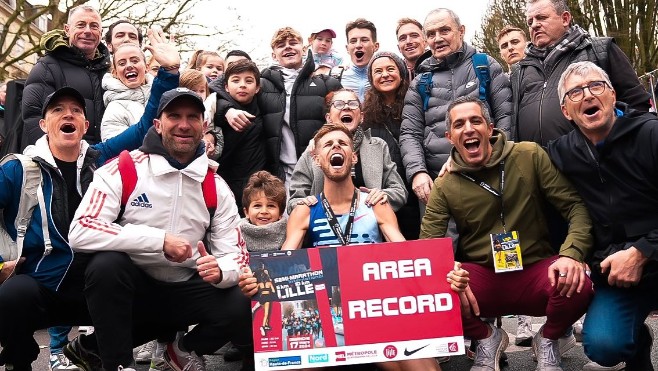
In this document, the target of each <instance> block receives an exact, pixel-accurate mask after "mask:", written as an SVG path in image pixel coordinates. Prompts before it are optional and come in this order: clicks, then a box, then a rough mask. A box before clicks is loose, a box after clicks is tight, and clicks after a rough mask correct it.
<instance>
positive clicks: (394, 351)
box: [384, 345, 398, 359]
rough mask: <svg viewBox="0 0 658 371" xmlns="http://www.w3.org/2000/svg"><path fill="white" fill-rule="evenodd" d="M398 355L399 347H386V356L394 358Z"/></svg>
mask: <svg viewBox="0 0 658 371" xmlns="http://www.w3.org/2000/svg"><path fill="white" fill-rule="evenodd" d="M397 355H398V348H396V347H395V346H394V345H387V346H386V347H384V357H386V358H388V359H393V358H395V357H397Z"/></svg>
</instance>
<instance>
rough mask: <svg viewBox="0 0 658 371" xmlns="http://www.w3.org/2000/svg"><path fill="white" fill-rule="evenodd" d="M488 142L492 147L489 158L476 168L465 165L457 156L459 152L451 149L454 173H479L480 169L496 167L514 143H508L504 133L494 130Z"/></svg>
mask: <svg viewBox="0 0 658 371" xmlns="http://www.w3.org/2000/svg"><path fill="white" fill-rule="evenodd" d="M489 142H490V143H491V145H492V149H491V157H490V158H489V161H487V163H486V164H485V165H484V166H482V167H477V168H476V167H471V166H469V165H467V164H466V162H465V161H464V160H463V159H462V157H461V156H460V155H459V152H457V150H456V149H455V148H454V147H453V148H452V150H451V151H450V156H451V157H452V164H453V168H454V171H457V172H463V173H468V172H475V171H479V170H481V169H482V168H484V169H488V168H492V167H494V166H498V164H499V163H500V162H501V161H502V160H503V159H505V158H506V157H507V155H509V153H510V151H512V147H514V142H511V141H508V140H507V136H505V133H503V132H502V131H500V130H498V129H495V128H494V129H493V135H492V136H491V138H489Z"/></svg>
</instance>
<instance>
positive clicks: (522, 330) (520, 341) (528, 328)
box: [514, 316, 535, 347]
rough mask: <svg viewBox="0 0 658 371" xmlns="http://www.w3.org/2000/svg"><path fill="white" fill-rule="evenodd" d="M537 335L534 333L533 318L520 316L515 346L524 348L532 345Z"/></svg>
mask: <svg viewBox="0 0 658 371" xmlns="http://www.w3.org/2000/svg"><path fill="white" fill-rule="evenodd" d="M534 336H535V333H534V332H533V331H532V317H530V316H518V326H517V327H516V339H515V340H514V344H516V345H518V346H522V347H529V346H530V345H532V338H533V337H534Z"/></svg>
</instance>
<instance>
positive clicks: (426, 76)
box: [416, 71, 432, 112]
mask: <svg viewBox="0 0 658 371" xmlns="http://www.w3.org/2000/svg"><path fill="white" fill-rule="evenodd" d="M416 90H418V94H420V97H421V98H422V100H423V112H424V111H427V109H428V108H429V104H430V95H431V94H432V72H431V71H430V72H423V73H422V74H421V75H420V78H418V84H417V85H416Z"/></svg>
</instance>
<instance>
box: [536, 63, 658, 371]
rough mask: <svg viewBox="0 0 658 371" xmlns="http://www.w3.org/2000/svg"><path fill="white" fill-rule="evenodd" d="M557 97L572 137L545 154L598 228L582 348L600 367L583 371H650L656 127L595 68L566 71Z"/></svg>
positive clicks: (656, 288)
mask: <svg viewBox="0 0 658 371" xmlns="http://www.w3.org/2000/svg"><path fill="white" fill-rule="evenodd" d="M558 96H560V97H562V98H561V100H562V101H561V104H562V113H563V114H564V116H565V118H566V119H567V120H569V121H570V122H571V123H574V124H575V125H576V127H577V130H573V131H572V132H570V133H569V134H567V135H565V136H562V137H561V138H559V139H558V140H556V141H554V142H551V143H550V144H549V146H548V153H549V155H550V156H551V160H553V162H554V163H555V165H556V166H557V167H558V169H560V170H561V171H562V172H564V174H565V175H566V176H567V177H569V178H570V180H571V181H572V182H573V184H574V185H575V187H576V188H577V189H578V192H579V193H580V194H581V195H582V197H583V200H584V201H585V204H586V205H587V208H588V209H589V212H590V214H591V215H592V219H593V220H594V221H595V222H596V223H594V230H593V232H594V241H595V244H594V253H593V254H592V259H591V260H590V261H589V262H588V263H589V264H590V267H591V268H592V273H591V274H592V280H593V282H594V287H595V289H596V295H594V300H593V301H592V304H591V305H590V307H589V309H588V311H587V316H586V317H585V323H584V327H583V346H584V348H585V354H587V356H588V357H589V358H590V359H591V360H592V361H594V362H597V363H598V365H600V366H598V365H597V366H598V367H596V366H594V365H592V364H587V365H585V368H583V370H588V371H589V370H600V369H608V370H618V369H620V368H619V367H615V366H618V365H619V364H620V363H621V362H626V368H625V369H626V370H629V371H630V370H653V366H652V364H651V345H652V333H651V331H650V328H647V327H646V326H645V324H644V321H645V319H646V318H647V316H648V315H649V313H650V312H651V311H652V310H656V309H658V285H657V284H656V283H657V282H658V280H657V277H658V262H657V260H658V241H657V240H656V236H657V235H658V218H656V210H657V209H658V189H657V183H656V179H658V155H657V154H656V148H657V147H656V142H657V141H658V131H657V130H656V128H658V126H657V125H658V120H656V116H655V115H653V114H651V113H646V112H640V111H637V110H634V109H632V108H631V107H630V106H629V105H627V104H625V103H623V102H619V101H616V99H617V98H618V97H619V95H617V91H616V90H615V89H614V88H613V85H612V83H611V81H610V78H609V77H608V75H607V74H606V72H605V71H604V70H603V69H602V68H600V67H599V66H597V65H596V64H594V63H592V62H578V63H574V64H572V65H570V66H569V67H567V69H566V70H565V71H564V73H563V74H562V75H561V77H560V80H559V83H558ZM601 366H602V367H601ZM613 367H615V368H613Z"/></svg>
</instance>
